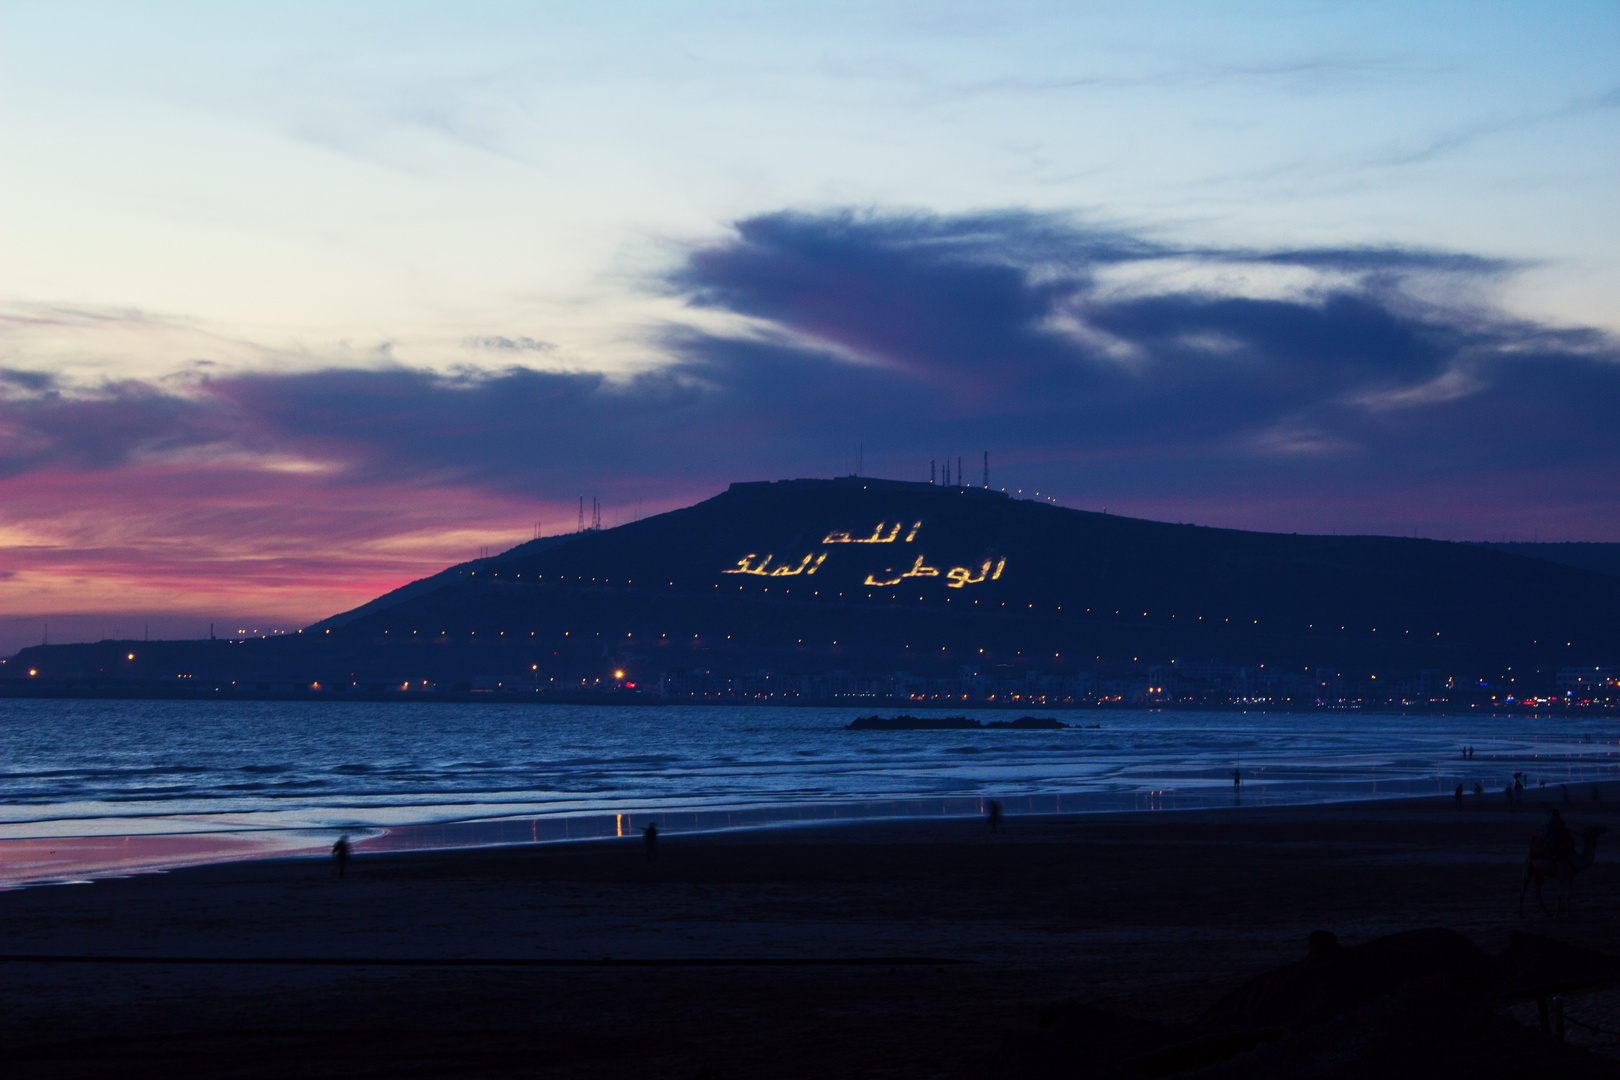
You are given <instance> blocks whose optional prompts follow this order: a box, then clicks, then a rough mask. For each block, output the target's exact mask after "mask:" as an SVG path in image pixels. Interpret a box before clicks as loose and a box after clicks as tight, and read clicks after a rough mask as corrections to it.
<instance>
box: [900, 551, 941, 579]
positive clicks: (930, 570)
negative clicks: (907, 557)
mask: <svg viewBox="0 0 1620 1080" xmlns="http://www.w3.org/2000/svg"><path fill="white" fill-rule="evenodd" d="M901 577H939V567H937V566H924V565H923V557H922V556H921V555H919V556H917V561H916V562H914V563H912V564H911V569H910V570H907V571H906V572H905V573H904V574H902V575H901Z"/></svg>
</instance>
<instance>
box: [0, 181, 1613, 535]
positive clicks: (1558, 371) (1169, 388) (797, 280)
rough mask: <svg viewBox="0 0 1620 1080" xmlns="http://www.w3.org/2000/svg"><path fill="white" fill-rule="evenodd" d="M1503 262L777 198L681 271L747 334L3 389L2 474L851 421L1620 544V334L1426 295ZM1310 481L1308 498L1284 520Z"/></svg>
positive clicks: (818, 460)
mask: <svg viewBox="0 0 1620 1080" xmlns="http://www.w3.org/2000/svg"><path fill="white" fill-rule="evenodd" d="M1170 260H1174V263H1175V265H1176V266H1177V267H1181V268H1185V267H1186V266H1187V265H1193V266H1196V265H1198V264H1199V263H1200V262H1207V263H1209V264H1211V265H1212V266H1214V265H1219V266H1228V265H1229V264H1233V263H1242V264H1251V265H1255V266H1259V267H1265V266H1278V265H1283V266H1295V267H1301V268H1304V269H1306V270H1307V271H1327V272H1329V273H1326V274H1324V275H1322V276H1321V277H1320V280H1319V283H1318V284H1317V286H1316V287H1314V288H1310V289H1307V290H1306V291H1304V292H1301V293H1298V294H1291V295H1287V296H1269V297H1266V296H1246V295H1233V294H1231V293H1230V292H1222V291H1220V290H1218V289H1217V288H1216V287H1215V286H1214V285H1211V286H1210V287H1208V288H1193V287H1185V286H1183V287H1178V288H1174V289H1166V288H1162V287H1161V288H1158V289H1157V290H1152V289H1146V288H1137V289H1135V290H1134V291H1132V290H1125V291H1122V290H1121V289H1119V288H1118V287H1117V286H1115V285H1113V284H1109V283H1108V282H1109V278H1110V274H1109V271H1110V270H1111V269H1113V268H1119V267H1123V266H1124V265H1125V264H1146V265H1147V266H1148V267H1149V268H1150V269H1152V267H1153V265H1154V264H1155V263H1156V262H1161V261H1162V262H1165V263H1166V264H1167V265H1168V264H1169V261H1170ZM1511 269H1513V267H1512V266H1511V265H1510V264H1508V263H1505V262H1503V261H1500V260H1495V259H1490V258H1485V257H1480V256H1475V255H1469V254H1459V253H1447V252H1431V251H1419V250H1403V249H1396V248H1365V249H1302V250H1288V251H1254V250H1237V249H1234V250H1214V249H1208V248H1199V249H1193V248H1178V247H1174V246H1170V245H1166V244H1162V243H1159V242H1156V241H1152V240H1148V239H1144V238H1141V237H1136V236H1132V235H1130V234H1127V233H1123V232H1120V231H1115V230H1106V229H1096V228H1091V227H1088V226H1086V225H1085V224H1083V223H1080V222H1077V221H1076V220H1075V219H1073V218H1072V217H1069V216H1065V215H1044V214H1035V213H1026V212H1018V213H998V214H978V215H966V216H957V217H945V216H936V215H926V214H896V215H886V214H880V213H866V214H858V213H833V214H819V215H818V214H803V213H780V214H772V215H765V216H761V217H758V218H753V219H750V220H748V221H744V222H741V223H739V224H738V225H737V227H736V229H735V231H734V233H733V234H732V235H731V236H729V237H728V238H727V239H725V240H724V241H722V242H719V243H715V244H711V245H708V246H704V247H699V248H696V249H694V250H692V251H691V252H689V253H688V256H687V257H686V259H685V260H684V262H683V264H682V266H681V267H680V268H679V269H678V270H677V271H676V272H675V273H673V274H672V275H671V276H670V277H669V279H668V281H667V287H668V289H669V290H671V291H672V292H673V293H674V294H675V295H677V296H679V297H681V298H683V299H685V300H686V301H687V302H688V303H690V304H691V305H693V306H695V307H702V308H708V309H713V310H718V311H724V312H730V313H735V314H738V315H745V316H749V317H750V318H751V319H752V320H755V321H754V323H753V324H752V325H753V326H754V327H756V328H757V329H756V330H754V331H751V332H748V333H742V332H739V333H737V334H734V335H729V336H728V335H721V334H716V333H708V332H701V331H698V330H695V329H692V328H690V327H672V328H669V329H667V330H666V331H664V332H663V333H662V335H661V337H660V339H659V342H658V343H659V344H660V345H661V347H662V348H663V349H664V350H665V352H666V353H667V355H668V357H669V360H668V363H667V364H666V365H665V366H663V367H662V368H660V369H658V370H656V371H654V372H651V373H648V374H643V375H640V376H637V377H634V378H630V379H613V378H609V377H607V376H605V375H601V374H593V373H583V374H582V373H560V372H542V371H535V370H532V369H528V368H522V367H508V368H501V369H493V370H482V371H467V372H461V373H457V374H452V375H443V374H435V373H431V372H425V371H418V370H411V369H406V368H400V367H394V368H386V369H381V370H376V369H367V370H359V369H331V370H325V371H314V372H306V373H302V374H291V375H280V374H271V373H264V374H255V375H241V376H234V377H226V378H216V379H213V380H210V381H205V382H202V383H198V384H195V385H194V386H193V387H192V388H191V389H190V390H189V391H187V392H186V393H184V394H181V393H172V392H167V391H158V390H156V389H153V388H151V387H146V386H113V387H106V388H103V389H102V390H100V391H98V392H96V393H95V394H91V395H88V396H84V395H81V396H78V397H70V396H64V397H62V398H61V399H59V400H49V401H48V400H46V399H44V398H37V399H28V400H11V401H6V402H4V404H3V406H0V407H3V409H4V410H5V419H6V420H7V421H8V422H9V425H10V428H11V430H12V432H13V436H12V439H13V444H15V445H16V446H19V447H23V448H25V450H24V451H20V452H19V454H17V455H13V457H12V460H11V463H10V467H11V468H12V469H13V470H16V469H19V468H31V467H39V466H40V465H41V464H42V463H48V462H52V461H55V462H60V463H66V464H71V465H73V466H75V467H96V466H101V465H106V464H110V463H114V462H116V461H118V460H120V458H121V457H124V458H127V457H129V456H131V455H136V454H140V453H151V452H161V451H163V450H165V449H173V448H176V447H182V446H187V445H193V446H213V445H221V444H226V443H228V444H231V445H236V446H241V447H245V448H248V449H252V450H260V451H262V450H277V451H282V452H288V453H301V454H305V455H310V456H314V457H318V458H320V459H323V460H332V461H338V462H341V463H343V464H344V465H345V466H346V467H347V468H348V470H349V474H348V475H350V476H351V477H352V479H353V481H354V482H365V481H367V480H375V481H387V482H390V483H398V482H401V481H404V482H409V481H411V480H413V479H418V480H423V481H431V482H434V483H442V482H452V483H465V484H470V485H477V486H481V487H484V488H487V489H490V490H494V491H499V492H502V493H526V494H533V495H536V496H551V497H567V496H569V495H572V494H574V493H576V492H577V491H579V490H581V489H582V488H583V487H584V486H585V485H592V486H593V487H594V488H595V489H597V490H602V489H603V488H604V487H607V488H609V489H613V490H618V491H621V492H623V493H624V497H626V498H630V497H637V498H640V497H650V496H651V495H652V494H654V493H658V492H662V493H663V494H664V495H665V497H666V498H667V497H669V496H671V495H675V496H686V495H696V494H701V493H702V492H703V491H706V490H712V488H713V486H714V485H715V484H717V483H723V482H725V481H727V480H731V479H740V478H759V477H775V476H787V475H810V474H826V473H829V472H832V471H834V470H835V469H836V468H837V467H838V466H839V464H840V463H841V462H842V461H843V460H845V458H846V457H847V455H849V454H850V452H851V451H853V449H854V447H855V445H856V444H857V442H861V441H864V442H865V443H866V445H867V446H868V448H869V451H870V459H873V460H877V461H880V462H883V463H885V464H886V468H884V470H883V471H884V472H886V473H887V474H888V475H901V476H906V475H909V476H925V475H926V469H927V462H928V459H929V458H930V457H936V456H945V455H954V454H963V455H970V454H974V453H976V451H978V450H979V449H981V448H988V449H990V450H991V451H992V452H993V454H994V455H995V462H996V465H997V467H998V475H1000V476H1012V477H1014V478H1015V480H1016V482H1018V483H1020V484H1022V485H1024V486H1028V487H1037V486H1039V487H1041V488H1042V489H1043V490H1048V491H1055V492H1059V493H1062V494H1066V495H1069V496H1070V497H1072V498H1076V499H1080V500H1083V501H1085V502H1088V503H1098V504H1100V503H1102V502H1112V503H1113V504H1114V505H1116V506H1118V505H1124V506H1126V507H1129V506H1131V505H1137V506H1143V507H1146V506H1152V507H1156V508H1159V512H1160V513H1164V512H1165V511H1164V509H1163V508H1165V507H1177V506H1185V507H1187V508H1188V510H1187V512H1186V516H1187V517H1188V518H1191V517H1195V516H1198V515H1199V514H1203V515H1204V516H1205V517H1206V519H1207V517H1208V508H1209V507H1210V506H1212V505H1214V506H1235V505H1237V504H1240V503H1243V504H1251V505H1254V506H1257V507H1270V508H1272V509H1268V510H1265V511H1264V512H1263V513H1262V512H1261V511H1256V513H1257V514H1260V517H1259V518H1258V519H1257V518H1256V517H1255V516H1254V515H1252V514H1251V515H1250V516H1249V517H1246V518H1244V517H1242V514H1241V513H1238V512H1237V511H1234V513H1235V514H1236V516H1237V517H1238V518H1241V519H1242V521H1243V522H1244V523H1246V524H1250V525H1268V524H1269V525H1271V526H1272V527H1278V528H1290V527H1297V528H1312V527H1322V528H1326V527H1328V517H1329V516H1331V515H1330V514H1329V512H1328V511H1326V510H1323V509H1322V508H1324V507H1330V506H1332V505H1335V503H1337V504H1338V505H1342V506H1345V507H1354V508H1355V510H1354V511H1353V512H1354V513H1356V514H1359V515H1361V517H1362V518H1363V519H1364V520H1366V522H1367V527H1369V528H1381V527H1383V528H1387V527H1388V525H1387V524H1385V522H1388V521H1396V520H1407V519H1411V520H1420V519H1421V520H1424V521H1436V520H1443V521H1448V522H1452V523H1456V524H1457V526H1458V529H1459V530H1464V531H1466V530H1465V526H1468V524H1469V523H1471V522H1473V523H1485V524H1489V525H1490V526H1491V527H1492V528H1494V523H1497V522H1500V521H1501V520H1504V519H1512V518H1514V517H1515V516H1516V515H1523V514H1529V513H1540V512H1543V511H1545V510H1546V509H1547V508H1548V507H1554V508H1555V509H1556V510H1557V512H1558V513H1559V514H1561V515H1562V517H1561V519H1560V520H1561V521H1563V522H1565V523H1566V525H1567V526H1568V527H1570V528H1579V529H1584V530H1585V532H1586V535H1587V538H1590V539H1615V538H1617V536H1614V535H1608V534H1609V533H1610V532H1612V531H1614V530H1616V529H1620V511H1616V510H1615V509H1614V508H1615V507H1616V506H1617V505H1620V499H1617V498H1616V496H1620V479H1617V478H1620V468H1617V466H1620V425H1616V424H1614V423H1613V419H1612V418H1613V417H1614V416H1615V415H1620V352H1617V350H1616V347H1615V345H1614V343H1613V341H1611V340H1610V339H1609V338H1608V337H1606V336H1605V335H1604V334H1602V333H1599V332H1597V331H1594V330H1590V329H1584V328H1574V329H1563V328H1553V327H1547V326H1542V325H1538V324H1533V323H1529V322H1526V321H1524V320H1518V319H1513V318H1509V317H1507V316H1506V315H1504V314H1503V313H1501V312H1497V311H1492V310H1490V309H1488V308H1485V307H1483V306H1481V305H1480V304H1478V303H1470V304H1458V305H1456V306H1446V305H1444V304H1441V303H1437V302H1435V301H1433V300H1432V299H1425V297H1427V296H1430V295H1433V294H1434V293H1435V292H1436V290H1430V289H1426V288H1424V287H1422V284H1423V281H1424V279H1425V278H1427V277H1429V276H1433V275H1443V276H1446V277H1447V278H1448V279H1455V278H1456V277H1458V276H1459V275H1460V276H1462V277H1464V278H1481V277H1489V276H1492V275H1499V274H1502V273H1504V272H1507V271H1509V270H1511ZM1149 278H1150V279H1151V275H1149ZM1172 280H1177V281H1184V280H1187V278H1186V276H1185V275H1184V274H1183V275H1182V276H1180V277H1176V278H1173V279H1172ZM1209 280H1210V281H1212V282H1214V281H1215V280H1217V278H1216V276H1215V275H1214V274H1211V275H1210V278H1209ZM1441 292H1442V294H1443V293H1444V291H1443V290H1441ZM473 340H474V341H475V342H476V343H477V347H479V348H483V349H488V350H491V351H496V352H513V353H515V352H521V351H524V350H526V349H529V348H530V347H531V346H530V345H529V344H524V343H527V342H531V339H527V338H516V337H514V338H506V337H494V336H492V337H484V338H478V339H473ZM542 344H543V343H541V342H532V345H533V346H535V347H538V346H540V345H542ZM1003 468H1004V469H1005V471H1000V470H1002V469H1003ZM1223 500H1224V502H1223ZM1291 505H1292V506H1299V507H1316V508H1317V509H1316V510H1314V511H1310V512H1309V513H1305V516H1304V517H1303V518H1301V519H1299V520H1277V519H1276V515H1277V512H1276V510H1275V508H1276V507H1278V506H1283V507H1287V506H1291ZM1193 507H1198V508H1200V509H1199V510H1198V511H1197V512H1196V513H1195V512H1194V510H1193V509H1192V508H1193ZM1369 508H1372V509H1369ZM1265 514H1270V515H1272V516H1271V517H1270V518H1267V517H1265ZM1420 514H1421V518H1420V517H1419V516H1418V515H1420ZM1325 515H1326V516H1325ZM1369 515H1372V516H1369ZM1377 515H1382V516H1381V517H1377V519H1376V520H1374V519H1373V518H1374V517H1376V516H1377ZM1403 515H1404V516H1403ZM1171 516H1174V512H1173V511H1171ZM1332 523H1333V524H1334V525H1339V524H1342V522H1341V521H1339V520H1338V519H1334V520H1333V522H1332ZM1569 523H1574V524H1573V525H1571V524H1569ZM1482 527H1483V525H1482Z"/></svg>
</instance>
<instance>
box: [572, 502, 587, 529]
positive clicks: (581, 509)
mask: <svg viewBox="0 0 1620 1080" xmlns="http://www.w3.org/2000/svg"><path fill="white" fill-rule="evenodd" d="M574 531H575V532H584V531H585V496H583V495H581V496H580V497H579V527H578V528H576V529H575V530H574Z"/></svg>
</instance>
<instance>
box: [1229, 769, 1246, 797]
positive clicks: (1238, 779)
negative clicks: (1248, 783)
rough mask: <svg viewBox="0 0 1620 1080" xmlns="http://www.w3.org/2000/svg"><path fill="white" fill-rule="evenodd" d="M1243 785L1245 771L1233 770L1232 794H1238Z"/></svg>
mask: <svg viewBox="0 0 1620 1080" xmlns="http://www.w3.org/2000/svg"><path fill="white" fill-rule="evenodd" d="M1242 787H1243V773H1242V772H1241V771H1239V770H1237V769H1233V770H1232V794H1234V795H1236V794H1237V793H1238V790H1239V789H1240V788H1242Z"/></svg>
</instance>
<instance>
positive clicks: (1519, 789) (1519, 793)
mask: <svg viewBox="0 0 1620 1080" xmlns="http://www.w3.org/2000/svg"><path fill="white" fill-rule="evenodd" d="M1513 801H1514V802H1523V801H1524V774H1523V773H1514V774H1513Z"/></svg>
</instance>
